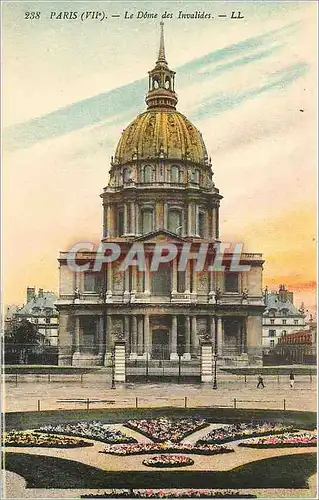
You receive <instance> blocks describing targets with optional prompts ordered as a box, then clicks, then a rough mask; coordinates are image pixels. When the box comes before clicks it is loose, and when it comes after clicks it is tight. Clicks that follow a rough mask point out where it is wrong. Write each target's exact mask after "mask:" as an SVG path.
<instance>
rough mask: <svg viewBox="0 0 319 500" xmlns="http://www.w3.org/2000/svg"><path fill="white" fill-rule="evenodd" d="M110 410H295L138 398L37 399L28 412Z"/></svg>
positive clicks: (240, 402)
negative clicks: (112, 408)
mask: <svg viewBox="0 0 319 500" xmlns="http://www.w3.org/2000/svg"><path fill="white" fill-rule="evenodd" d="M110 406H112V407H114V408H121V409H132V408H135V409H137V408H145V409H146V408H185V409H187V408H198V409H200V408H205V409H207V408H231V409H234V410H248V409H254V410H258V409H263V410H266V409H267V410H280V411H283V412H285V411H287V410H292V409H293V406H292V401H291V400H288V399H287V398H281V399H277V400H262V399H239V398H227V399H225V401H223V402H220V403H219V402H218V404H214V403H213V402H211V403H209V402H208V400H207V398H205V400H204V399H202V401H201V400H199V398H197V399H195V398H194V397H191V396H181V397H171V398H168V397H155V398H152V401H151V402H150V398H148V397H141V396H134V397H130V398H125V399H120V398H105V399H95V398H67V399H56V400H54V399H51V400H48V399H44V398H37V399H36V398H34V399H32V401H31V402H30V404H29V408H28V410H24V411H38V412H40V411H48V410H74V411H75V410H86V411H90V410H99V409H101V410H102V409H106V408H109V407H110Z"/></svg>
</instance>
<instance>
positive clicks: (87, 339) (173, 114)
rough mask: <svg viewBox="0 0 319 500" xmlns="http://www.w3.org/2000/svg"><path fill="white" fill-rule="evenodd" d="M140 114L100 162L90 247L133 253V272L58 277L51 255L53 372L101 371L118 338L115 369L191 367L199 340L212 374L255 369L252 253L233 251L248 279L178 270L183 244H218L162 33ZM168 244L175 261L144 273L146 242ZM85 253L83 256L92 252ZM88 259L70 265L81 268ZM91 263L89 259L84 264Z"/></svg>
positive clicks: (257, 258) (107, 268) (215, 200)
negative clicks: (102, 173)
mask: <svg viewBox="0 0 319 500" xmlns="http://www.w3.org/2000/svg"><path fill="white" fill-rule="evenodd" d="M146 104H147V109H146V111H145V112H143V113H142V114H140V115H138V116H137V117H136V118H135V120H134V121H133V122H132V123H131V124H130V125H129V126H128V127H127V128H126V129H125V130H124V132H123V134H122V136H121V138H120V140H119V143H118V145H117V148H116V152H115V156H114V157H112V160H111V169H110V176H109V183H108V186H107V187H105V188H104V191H103V194H102V195H101V197H102V200H103V213H104V227H103V239H102V242H104V243H107V242H110V243H111V242H113V243H116V244H117V245H119V246H120V248H121V256H122V257H123V255H125V253H127V252H128V249H129V247H130V246H132V244H134V243H142V244H143V248H144V249H145V270H140V269H139V268H138V266H129V267H128V268H127V269H126V270H125V271H124V272H123V271H121V270H120V266H121V259H118V260H116V261H114V262H112V263H111V264H110V263H104V264H103V265H102V267H101V270H100V271H99V272H97V271H93V269H91V268H90V269H89V270H87V271H86V272H75V271H74V270H72V269H70V266H69V265H68V260H67V252H61V253H60V257H59V263H60V292H59V301H58V303H57V308H58V310H59V313H60V320H59V364H61V365H88V366H90V365H104V364H106V363H107V360H108V358H109V356H110V353H111V351H112V348H113V346H114V342H115V340H116V339H124V340H125V345H126V356H127V362H130V361H131V362H136V360H141V361H142V360H145V359H146V357H147V358H148V360H160V359H162V360H167V362H169V360H171V361H172V362H173V361H174V360H176V359H177V358H178V355H180V356H182V359H183V360H184V361H185V362H189V363H196V360H198V359H199V353H200V343H201V341H202V339H206V340H207V339H210V340H211V342H212V345H213V350H214V352H215V354H217V355H218V362H219V363H220V364H223V363H225V364H236V365H243V366H245V365H247V364H254V365H255V364H258V363H260V362H261V338H262V313H263V311H264V308H265V306H264V301H263V293H262V269H263V268H262V265H263V260H262V255H261V254H247V253H242V254H241V258H240V262H241V263H243V264H247V265H248V266H249V271H245V272H233V271H231V270H230V266H229V262H228V263H227V253H226V254H225V258H224V259H223V264H224V265H225V271H223V272H221V271H218V270H213V271H211V270H209V269H207V268H206V269H205V268H204V270H203V271H202V272H197V271H196V270H195V267H196V260H195V259H193V260H189V261H188V263H187V266H186V269H185V270H182V271H181V270H179V266H178V255H180V251H181V249H182V247H183V245H185V244H191V247H192V252H196V248H198V247H199V246H200V245H201V244H203V243H208V244H209V245H210V246H212V247H214V243H216V242H218V241H219V206H220V200H221V199H222V196H221V195H220V194H219V190H218V189H217V188H216V187H215V184H214V183H213V181H212V177H213V172H212V167H211V162H210V159H209V158H208V155H207V151H206V147H205V144H204V141H203V138H202V135H201V133H200V132H199V131H198V130H197V128H196V127H195V126H194V125H193V124H192V123H191V122H190V121H189V120H188V119H187V118H186V117H185V116H184V115H182V114H181V113H179V112H178V111H177V110H176V105H177V95H176V93H175V72H174V71H172V70H170V69H169V67H168V64H167V61H166V56H165V49H164V35H163V24H161V36H160V48H159V54H158V59H157V61H156V64H155V67H154V69H152V70H151V71H150V72H149V90H148V93H147V95H146ZM159 242H160V243H163V242H164V243H173V244H175V245H176V246H177V249H178V255H177V258H175V259H173V260H172V261H171V262H169V263H162V264H160V266H159V267H158V270H157V271H152V270H151V266H150V262H151V257H152V254H153V252H154V247H155V245H156V244H158V243H159ZM92 255H93V252H92ZM92 255H90V252H84V251H83V253H82V254H81V253H78V254H77V261H79V260H80V261H81V259H83V263H84V262H86V263H87V262H90V259H91V257H92ZM92 261H93V259H92Z"/></svg>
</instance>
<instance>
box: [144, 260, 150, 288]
mask: <svg viewBox="0 0 319 500" xmlns="http://www.w3.org/2000/svg"><path fill="white" fill-rule="evenodd" d="M144 293H145V295H150V261H149V256H148V255H145V271H144Z"/></svg>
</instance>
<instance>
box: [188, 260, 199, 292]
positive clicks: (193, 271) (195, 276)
mask: <svg viewBox="0 0 319 500" xmlns="http://www.w3.org/2000/svg"><path fill="white" fill-rule="evenodd" d="M190 272H191V275H192V293H193V294H194V295H197V281H198V272H197V271H196V262H192V263H190Z"/></svg>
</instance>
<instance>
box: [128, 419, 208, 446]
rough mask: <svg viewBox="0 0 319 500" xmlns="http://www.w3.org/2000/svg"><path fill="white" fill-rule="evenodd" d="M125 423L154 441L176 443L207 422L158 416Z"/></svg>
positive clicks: (206, 424)
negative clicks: (153, 418) (157, 417)
mask: <svg viewBox="0 0 319 500" xmlns="http://www.w3.org/2000/svg"><path fill="white" fill-rule="evenodd" d="M125 425H126V426H127V427H129V428H130V429H133V430H134V431H138V432H139V433H141V434H143V435H144V436H146V437H148V438H150V439H152V441H154V442H155V443H162V442H164V441H171V442H173V443H178V442H179V441H181V440H182V439H184V438H185V437H186V436H188V435H190V434H192V433H193V432H195V431H198V430H200V429H203V428H204V427H207V426H208V425H209V423H208V422H207V421H206V420H204V419H200V420H195V419H193V418H181V419H168V418H159V419H156V420H129V421H128V422H127V423H126V424H125Z"/></svg>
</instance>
